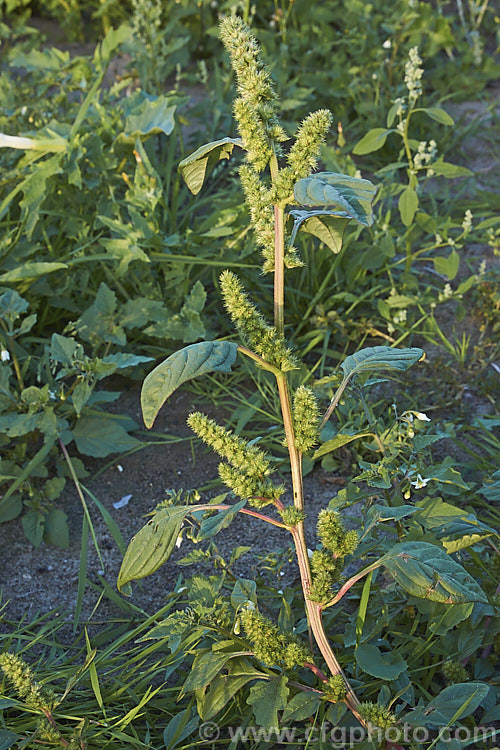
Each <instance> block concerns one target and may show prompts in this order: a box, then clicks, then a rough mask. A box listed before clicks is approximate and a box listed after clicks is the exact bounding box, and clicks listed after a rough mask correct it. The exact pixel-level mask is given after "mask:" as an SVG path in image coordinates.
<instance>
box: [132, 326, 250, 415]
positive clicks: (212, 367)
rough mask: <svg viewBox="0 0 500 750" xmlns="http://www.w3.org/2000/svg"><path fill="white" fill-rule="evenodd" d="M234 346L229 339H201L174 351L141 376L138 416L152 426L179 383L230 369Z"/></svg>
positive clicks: (234, 355) (234, 356) (235, 346)
mask: <svg viewBox="0 0 500 750" xmlns="http://www.w3.org/2000/svg"><path fill="white" fill-rule="evenodd" d="M237 351H238V347H237V345H236V344H234V343H231V342H230V341H203V342H202V343H200V344H191V345H190V346H186V347H185V348H184V349H180V350H179V351H178V352H174V354H171V355H170V357H168V358H167V359H166V360H165V361H164V362H162V363H161V364H160V365H158V366H157V367H155V369H154V370H153V371H152V372H150V373H149V375H148V376H147V377H146V378H145V380H144V383H143V385H142V390H141V406H142V416H143V419H144V424H145V425H146V427H152V425H153V422H154V420H155V419H156V415H157V414H158V412H159V411H160V409H161V407H162V406H163V404H164V403H165V401H166V400H167V398H168V397H169V396H170V395H171V394H172V393H173V392H174V391H175V390H176V388H178V387H179V386H180V385H182V383H185V382H186V381H187V380H191V379H192V378H197V377H198V376H199V375H204V374H205V373H207V372H230V371H231V365H232V364H233V362H234V360H235V359H236V354H237Z"/></svg>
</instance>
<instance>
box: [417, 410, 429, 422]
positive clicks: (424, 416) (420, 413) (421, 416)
mask: <svg viewBox="0 0 500 750" xmlns="http://www.w3.org/2000/svg"><path fill="white" fill-rule="evenodd" d="M415 417H416V418H417V419H420V421H421V422H430V421H431V420H430V419H429V417H428V416H427V414H424V412H423V411H417V412H415Z"/></svg>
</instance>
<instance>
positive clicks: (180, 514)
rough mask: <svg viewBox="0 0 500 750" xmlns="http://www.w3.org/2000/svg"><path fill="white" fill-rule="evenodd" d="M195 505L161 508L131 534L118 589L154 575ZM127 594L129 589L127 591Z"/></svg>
mask: <svg viewBox="0 0 500 750" xmlns="http://www.w3.org/2000/svg"><path fill="white" fill-rule="evenodd" d="M193 508H196V506H192V505H183V506H182V507H175V506H174V507H171V508H162V509H161V510H159V511H158V512H157V513H155V515H154V517H153V518H152V519H151V520H150V521H149V522H148V523H147V524H146V525H145V526H143V527H142V529H141V530H140V531H138V532H137V534H136V535H135V536H134V537H132V539H131V540H130V543H129V545H128V547H127V550H126V552H125V556H124V558H123V562H122V564H121V568H120V572H119V574H118V581H117V586H118V590H119V591H122V590H123V589H124V587H125V586H126V584H127V583H130V581H137V580H138V579H139V578H145V577H146V576H149V575H151V574H152V573H154V572H155V571H157V570H158V568H160V567H161V566H162V565H163V563H164V562H166V561H167V560H168V558H169V557H170V555H171V554H172V552H173V551H174V547H175V543H176V541H177V537H178V536H179V532H180V530H181V526H182V523H183V521H184V519H185V517H186V516H187V515H188V514H189V513H190V512H191V511H192V510H193ZM124 593H126V594H127V593H128V592H127V591H126V590H125V591H124Z"/></svg>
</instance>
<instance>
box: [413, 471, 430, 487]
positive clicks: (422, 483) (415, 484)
mask: <svg viewBox="0 0 500 750" xmlns="http://www.w3.org/2000/svg"><path fill="white" fill-rule="evenodd" d="M430 481H431V480H430V479H423V478H422V475H421V474H417V478H416V479H415V481H414V482H410V484H411V485H412V487H415V489H416V490H421V489H422V487H426V486H427V485H428V484H429V482H430Z"/></svg>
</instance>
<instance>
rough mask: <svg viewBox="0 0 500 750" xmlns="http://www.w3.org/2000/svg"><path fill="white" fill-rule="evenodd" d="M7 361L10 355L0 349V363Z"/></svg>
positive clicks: (5, 350)
mask: <svg viewBox="0 0 500 750" xmlns="http://www.w3.org/2000/svg"><path fill="white" fill-rule="evenodd" d="M9 359H10V354H9V352H8V351H7V349H0V360H2V362H8V361H9Z"/></svg>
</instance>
